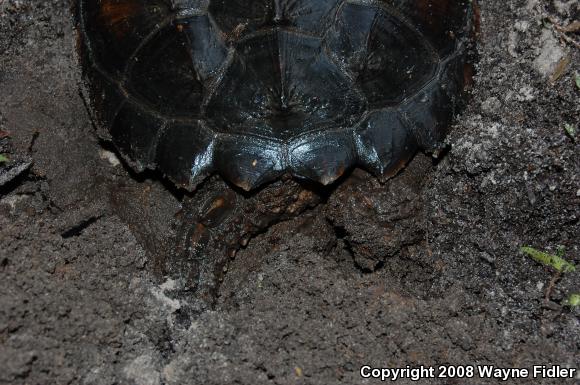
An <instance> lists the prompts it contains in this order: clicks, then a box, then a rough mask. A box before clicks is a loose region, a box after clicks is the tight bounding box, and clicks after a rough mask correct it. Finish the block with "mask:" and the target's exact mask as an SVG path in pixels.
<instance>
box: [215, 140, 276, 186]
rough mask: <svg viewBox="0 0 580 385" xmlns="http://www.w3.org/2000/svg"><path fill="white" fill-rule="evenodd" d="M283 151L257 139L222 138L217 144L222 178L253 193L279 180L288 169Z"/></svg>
mask: <svg viewBox="0 0 580 385" xmlns="http://www.w3.org/2000/svg"><path fill="white" fill-rule="evenodd" d="M283 154H284V147H283V146H282V145H277V144H275V143H271V142H269V141H265V140H260V139H259V138H255V137H236V138H234V137H231V136H222V137H220V138H219V140H218V142H217V144H216V157H215V164H216V167H217V169H218V170H219V172H220V174H221V175H223V176H224V177H225V178H226V179H227V180H228V181H230V182H231V183H233V184H235V185H236V186H238V187H240V188H242V189H244V190H246V191H250V190H252V189H254V188H256V187H259V186H261V185H262V184H264V183H267V182H270V181H273V180H274V179H276V178H278V177H279V176H280V175H281V174H282V173H283V172H284V169H285V168H286V165H285V163H284V156H283Z"/></svg>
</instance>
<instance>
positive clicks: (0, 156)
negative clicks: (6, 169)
mask: <svg viewBox="0 0 580 385" xmlns="http://www.w3.org/2000/svg"><path fill="white" fill-rule="evenodd" d="M9 160H10V159H8V158H7V157H6V155H4V154H0V164H2V163H7V162H8V161H9Z"/></svg>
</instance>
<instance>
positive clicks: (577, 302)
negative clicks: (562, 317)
mask: <svg viewBox="0 0 580 385" xmlns="http://www.w3.org/2000/svg"><path fill="white" fill-rule="evenodd" d="M564 305H566V306H570V307H577V306H580V294H578V293H574V294H570V296H569V297H568V299H567V300H565V301H564Z"/></svg>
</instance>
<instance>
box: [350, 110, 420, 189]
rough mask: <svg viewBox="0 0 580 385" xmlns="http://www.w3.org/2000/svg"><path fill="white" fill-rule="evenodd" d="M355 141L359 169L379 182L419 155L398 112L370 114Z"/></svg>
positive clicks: (386, 111)
mask: <svg viewBox="0 0 580 385" xmlns="http://www.w3.org/2000/svg"><path fill="white" fill-rule="evenodd" d="M355 141H356V147H357V153H358V159H359V163H360V165H361V166H362V167H363V168H365V169H367V170H368V171H370V172H372V173H373V174H374V175H376V176H377V177H380V178H383V177H388V176H391V175H392V174H393V173H396V172H397V171H398V169H399V168H400V163H401V160H408V159H410V158H411V157H412V156H413V155H414V154H415V152H416V151H417V143H416V140H415V138H414V137H413V134H412V133H411V132H410V131H409V128H408V127H407V125H406V122H405V118H404V117H403V116H402V115H401V114H400V113H399V112H398V111H397V110H396V109H385V110H378V111H374V112H373V113H371V114H370V115H369V116H368V118H367V119H366V120H365V121H364V122H363V123H362V124H361V125H360V127H358V128H357V129H356V130H355Z"/></svg>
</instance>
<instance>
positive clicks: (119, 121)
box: [111, 102, 165, 171]
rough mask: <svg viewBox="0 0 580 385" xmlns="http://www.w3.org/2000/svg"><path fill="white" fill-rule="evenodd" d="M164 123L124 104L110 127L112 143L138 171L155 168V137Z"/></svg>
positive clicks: (138, 108) (130, 104)
mask: <svg viewBox="0 0 580 385" xmlns="http://www.w3.org/2000/svg"><path fill="white" fill-rule="evenodd" d="M164 125H165V121H163V120H162V119H160V118H158V117H157V116H155V115H153V114H151V113H150V112H149V111H147V110H144V109H142V108H141V107H140V106H138V105H137V104H135V103H131V102H126V103H125V104H124V105H123V107H122V108H121V109H120V111H119V112H118V114H117V116H116V118H115V122H114V123H113V126H112V127H111V136H112V138H113V143H114V144H115V146H117V148H119V150H120V151H121V153H122V154H124V155H125V158H126V159H127V160H128V161H129V162H130V163H131V164H132V165H133V166H134V167H135V168H136V169H137V170H139V171H143V170H145V169H147V168H153V167H155V162H154V160H155V150H156V145H157V136H158V134H159V131H160V130H162V129H163V127H164Z"/></svg>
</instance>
